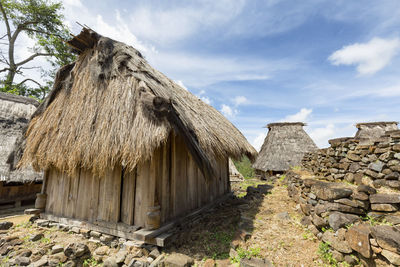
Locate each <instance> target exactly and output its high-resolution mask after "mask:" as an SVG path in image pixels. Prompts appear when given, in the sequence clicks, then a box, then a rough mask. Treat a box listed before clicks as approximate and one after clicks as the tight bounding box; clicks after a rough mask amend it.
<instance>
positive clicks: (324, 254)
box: [318, 242, 338, 267]
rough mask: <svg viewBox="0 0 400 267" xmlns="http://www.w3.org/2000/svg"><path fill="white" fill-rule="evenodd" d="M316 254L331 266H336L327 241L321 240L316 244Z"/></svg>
mask: <svg viewBox="0 0 400 267" xmlns="http://www.w3.org/2000/svg"><path fill="white" fill-rule="evenodd" d="M318 255H319V256H320V257H321V259H322V260H323V261H324V262H325V263H328V264H330V265H331V266H334V267H336V266H338V265H337V261H336V260H335V259H334V258H333V255H332V252H331V249H330V247H329V243H325V242H321V243H320V244H319V246H318Z"/></svg>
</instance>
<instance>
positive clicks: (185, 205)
mask: <svg viewBox="0 0 400 267" xmlns="http://www.w3.org/2000/svg"><path fill="white" fill-rule="evenodd" d="M168 147H169V152H167V153H166V154H169V155H170V158H169V159H167V160H165V161H166V162H168V161H170V166H171V167H170V172H169V177H168V176H166V174H165V173H164V174H162V181H163V187H162V188H163V191H162V202H161V222H162V223H163V222H167V221H169V220H171V219H173V218H176V217H179V216H182V215H184V214H186V213H189V212H190V211H192V210H194V209H196V208H200V207H201V206H203V205H205V204H208V203H210V202H212V201H213V200H215V199H216V198H218V197H219V196H221V195H224V194H225V193H228V192H229V191H230V185H229V171H228V168H229V166H228V159H221V160H219V161H218V166H219V168H218V170H217V173H215V177H213V178H212V179H210V181H206V179H205V178H204V176H203V174H202V172H201V171H200V169H199V168H198V167H197V164H196V162H195V161H194V159H193V158H192V156H191V154H190V152H189V151H188V149H187V148H186V146H185V144H184V141H183V139H182V138H181V137H179V136H171V137H170V142H169V144H168V145H167V149H168ZM164 153H165V152H164ZM168 185H169V188H170V189H169V190H170V194H169V195H168ZM168 196H169V197H168ZM168 202H169V203H168Z"/></svg>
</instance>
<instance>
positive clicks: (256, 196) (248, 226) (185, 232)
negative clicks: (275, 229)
mask: <svg viewBox="0 0 400 267" xmlns="http://www.w3.org/2000/svg"><path fill="white" fill-rule="evenodd" d="M259 183H260V182H257V185H256V186H254V187H253V186H248V187H247V189H246V191H245V192H246V194H243V193H240V192H236V194H237V195H239V196H236V195H234V196H232V197H230V198H229V199H228V200H227V201H225V202H222V203H220V204H219V205H218V206H217V207H215V208H213V209H211V210H208V211H207V212H205V213H203V214H202V215H201V216H200V217H198V218H197V219H196V220H195V221H192V222H191V223H190V224H189V225H186V226H182V227H181V229H180V230H181V231H180V233H179V234H178V235H177V238H176V239H175V241H174V242H173V243H172V245H171V246H170V247H169V248H166V252H168V253H172V252H178V253H183V254H186V255H189V256H191V257H193V258H195V259H196V260H202V259H209V258H211V259H217V260H226V259H229V252H230V249H231V248H232V247H233V248H236V247H237V246H240V244H242V243H244V242H245V240H246V239H248V238H249V237H250V236H251V234H252V233H253V230H254V227H255V226H254V222H255V220H257V219H256V215H257V213H258V212H259V207H260V205H261V204H262V202H263V199H264V196H265V195H266V194H268V193H270V192H271V190H272V188H273V187H272V186H271V185H269V184H259Z"/></svg>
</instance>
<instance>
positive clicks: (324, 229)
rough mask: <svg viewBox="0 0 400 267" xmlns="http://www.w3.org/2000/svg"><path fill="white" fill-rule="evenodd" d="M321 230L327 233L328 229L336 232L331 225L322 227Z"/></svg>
mask: <svg viewBox="0 0 400 267" xmlns="http://www.w3.org/2000/svg"><path fill="white" fill-rule="evenodd" d="M321 231H322V232H323V233H325V232H326V231H330V232H335V231H333V229H332V228H330V227H328V228H326V227H322V228H321Z"/></svg>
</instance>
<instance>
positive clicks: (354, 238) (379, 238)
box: [286, 172, 400, 266]
mask: <svg viewBox="0 0 400 267" xmlns="http://www.w3.org/2000/svg"><path fill="white" fill-rule="evenodd" d="M286 181H287V183H288V193H289V196H290V197H291V198H293V199H294V200H295V201H296V202H297V203H298V206H299V209H300V210H301V212H302V213H303V214H304V217H303V219H302V221H301V222H302V224H304V225H307V227H308V229H309V230H310V231H311V232H312V233H314V234H315V235H316V236H317V237H318V238H319V239H320V240H322V241H323V242H325V243H327V244H329V246H330V249H331V251H332V256H333V257H334V259H335V260H336V261H337V262H343V261H345V262H347V263H348V264H351V265H352V264H355V262H356V261H355V259H354V256H356V257H357V258H359V259H360V260H361V261H362V262H363V263H364V264H365V265H367V266H371V264H372V263H373V261H374V260H376V259H382V260H385V261H386V262H390V263H391V264H393V265H396V266H397V265H400V212H399V211H398V210H399V208H400V194H395V193H393V194H383V193H377V191H376V189H374V188H373V187H370V186H368V185H359V186H358V187H355V186H352V185H348V184H344V183H332V182H325V181H320V180H316V179H301V178H300V176H299V175H297V174H295V173H292V172H289V173H288V174H287V176H286ZM352 255H353V256H352Z"/></svg>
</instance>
